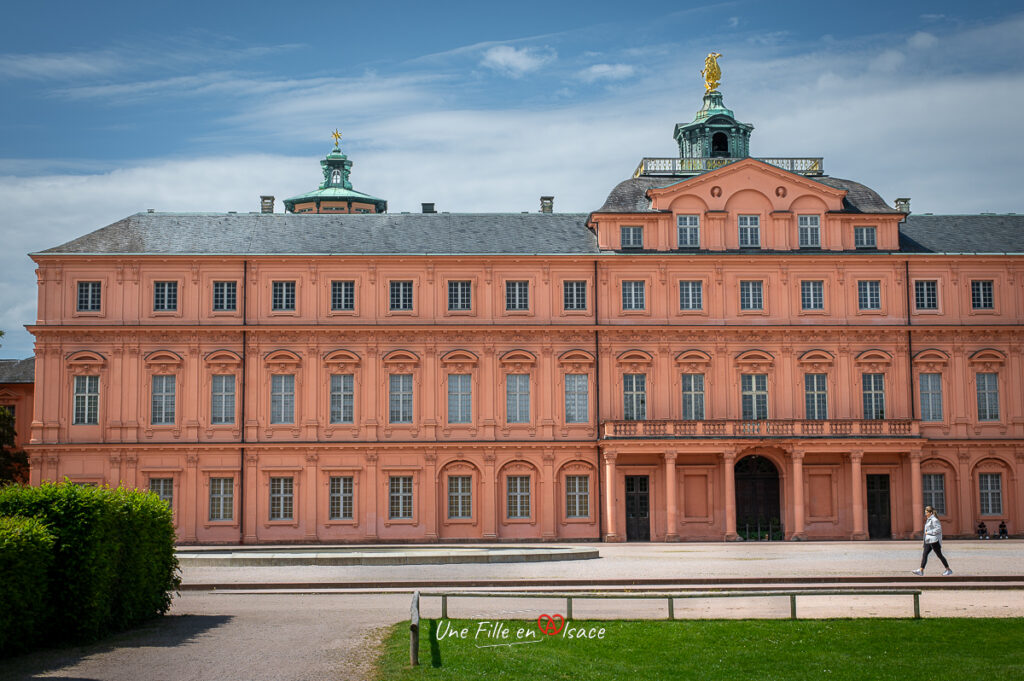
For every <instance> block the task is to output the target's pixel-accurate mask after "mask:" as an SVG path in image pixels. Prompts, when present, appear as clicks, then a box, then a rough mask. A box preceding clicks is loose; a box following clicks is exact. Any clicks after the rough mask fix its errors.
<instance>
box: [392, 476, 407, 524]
mask: <svg viewBox="0 0 1024 681" xmlns="http://www.w3.org/2000/svg"><path fill="white" fill-rule="evenodd" d="M388 486H389V490H390V497H389V500H388V516H389V517H390V518H392V519H409V518H412V476H411V475H398V476H391V478H390V480H389V482H388Z"/></svg>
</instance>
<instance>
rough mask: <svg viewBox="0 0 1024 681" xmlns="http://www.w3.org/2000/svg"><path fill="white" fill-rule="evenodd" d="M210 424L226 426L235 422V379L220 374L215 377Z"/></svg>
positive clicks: (232, 376)
mask: <svg viewBox="0 0 1024 681" xmlns="http://www.w3.org/2000/svg"><path fill="white" fill-rule="evenodd" d="M210 402H211V414H210V422H211V423H214V424H226V423H234V422H235V377H234V375H231V374H223V375H221V374H218V375H216V376H214V377H213V383H212V390H211V399H210Z"/></svg>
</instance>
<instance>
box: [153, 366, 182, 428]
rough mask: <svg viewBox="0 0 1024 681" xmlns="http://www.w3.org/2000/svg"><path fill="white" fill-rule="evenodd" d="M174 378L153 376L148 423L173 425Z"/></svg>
mask: <svg viewBox="0 0 1024 681" xmlns="http://www.w3.org/2000/svg"><path fill="white" fill-rule="evenodd" d="M175 378H176V377H175V376H173V375H171V376H153V392H152V401H151V406H152V409H151V411H150V416H151V419H150V423H152V424H154V425H160V424H171V423H174V403H175V399H174V398H175Z"/></svg>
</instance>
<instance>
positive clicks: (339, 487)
mask: <svg viewBox="0 0 1024 681" xmlns="http://www.w3.org/2000/svg"><path fill="white" fill-rule="evenodd" d="M352 482H353V481H352V476H351V475H338V476H333V477H331V494H330V500H329V503H330V507H331V508H330V516H331V520H352V505H353V495H352Z"/></svg>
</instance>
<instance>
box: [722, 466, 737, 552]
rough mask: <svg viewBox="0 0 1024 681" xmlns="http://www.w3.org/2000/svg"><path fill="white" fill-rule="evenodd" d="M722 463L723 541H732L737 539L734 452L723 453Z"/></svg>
mask: <svg viewBox="0 0 1024 681" xmlns="http://www.w3.org/2000/svg"><path fill="white" fill-rule="evenodd" d="M722 463H723V465H724V468H725V476H724V480H725V540H726V541H734V540H736V539H738V538H739V535H738V534H736V479H735V473H736V470H735V468H736V452H735V451H729V452H724V453H723V454H722Z"/></svg>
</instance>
